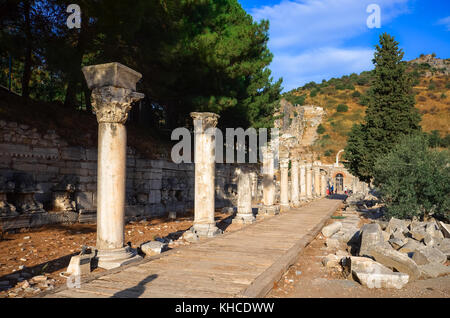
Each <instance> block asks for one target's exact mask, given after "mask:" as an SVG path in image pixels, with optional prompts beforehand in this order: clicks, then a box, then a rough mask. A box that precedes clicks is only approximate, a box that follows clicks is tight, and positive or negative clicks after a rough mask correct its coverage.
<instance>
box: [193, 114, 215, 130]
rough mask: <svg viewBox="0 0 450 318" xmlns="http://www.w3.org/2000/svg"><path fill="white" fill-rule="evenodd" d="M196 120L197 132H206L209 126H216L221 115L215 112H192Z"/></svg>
mask: <svg viewBox="0 0 450 318" xmlns="http://www.w3.org/2000/svg"><path fill="white" fill-rule="evenodd" d="M191 117H192V119H193V120H194V129H195V132H197V133H202V132H205V131H206V130H207V129H209V128H215V127H216V126H217V121H218V120H219V117H220V116H219V115H217V114H215V113H191Z"/></svg>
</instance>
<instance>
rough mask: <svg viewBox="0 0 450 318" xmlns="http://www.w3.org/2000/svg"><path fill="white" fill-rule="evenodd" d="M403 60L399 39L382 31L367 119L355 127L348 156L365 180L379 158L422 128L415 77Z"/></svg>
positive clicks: (349, 163) (352, 167) (355, 171)
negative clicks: (415, 95) (416, 96)
mask: <svg viewBox="0 0 450 318" xmlns="http://www.w3.org/2000/svg"><path fill="white" fill-rule="evenodd" d="M402 59H403V51H402V50H401V49H399V48H398V42H396V41H395V40H394V38H393V37H392V36H390V35H389V34H387V33H384V34H382V35H381V36H380V45H376V52H375V56H374V59H373V63H374V64H375V70H374V71H373V72H374V80H373V81H372V84H371V87H370V90H369V92H368V101H367V102H368V106H367V110H366V115H365V118H364V122H363V123H362V124H359V125H355V126H353V128H352V131H351V132H350V134H349V138H348V140H347V146H346V149H345V150H346V151H345V155H344V158H345V159H346V160H347V163H346V167H347V168H348V169H349V170H350V171H351V173H352V174H353V175H356V176H358V177H359V178H360V179H361V180H362V181H366V182H370V181H371V179H372V178H373V176H374V164H375V161H376V159H377V157H379V156H380V155H384V154H386V153H388V152H389V151H390V150H391V149H392V148H393V147H394V146H395V145H396V144H397V143H398V141H399V140H400V139H401V138H402V137H403V136H405V135H410V134H412V133H415V132H417V131H420V130H421V127H420V115H419V113H418V111H417V109H416V108H415V100H414V94H413V93H412V78H411V77H410V76H409V75H408V74H407V73H406V63H405V62H403V61H402Z"/></svg>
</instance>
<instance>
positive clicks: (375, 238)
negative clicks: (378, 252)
mask: <svg viewBox="0 0 450 318" xmlns="http://www.w3.org/2000/svg"><path fill="white" fill-rule="evenodd" d="M360 231H361V247H360V249H359V255H360V256H364V255H368V254H367V253H369V250H370V248H371V247H372V246H374V245H378V244H380V243H382V242H383V241H384V239H383V235H382V231H381V227H380V225H379V224H378V223H371V224H366V225H364V226H363V227H362V228H361V230H360Z"/></svg>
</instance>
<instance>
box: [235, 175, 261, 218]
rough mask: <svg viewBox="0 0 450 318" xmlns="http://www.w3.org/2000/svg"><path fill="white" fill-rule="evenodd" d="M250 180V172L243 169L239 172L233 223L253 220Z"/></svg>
mask: <svg viewBox="0 0 450 318" xmlns="http://www.w3.org/2000/svg"><path fill="white" fill-rule="evenodd" d="M251 184H252V180H251V175H250V173H248V172H246V171H245V170H244V171H242V172H241V174H240V175H239V180H238V204H237V214H236V216H235V218H234V219H233V223H239V224H251V223H253V222H255V220H256V219H255V217H254V215H253V211H252V188H251Z"/></svg>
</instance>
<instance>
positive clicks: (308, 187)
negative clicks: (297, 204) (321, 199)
mask: <svg viewBox="0 0 450 318" xmlns="http://www.w3.org/2000/svg"><path fill="white" fill-rule="evenodd" d="M312 180H313V179H312V164H311V163H309V162H308V163H307V164H306V183H305V188H306V198H307V199H308V200H310V199H312V197H313V193H312Z"/></svg>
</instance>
